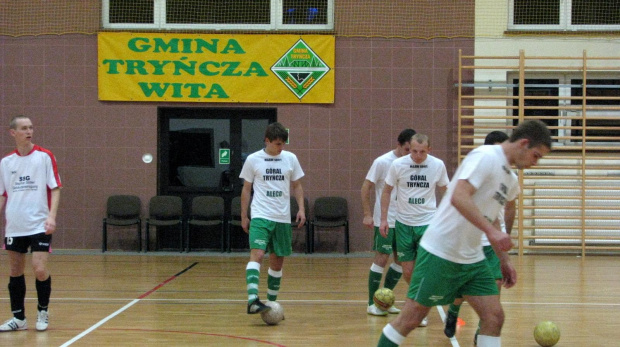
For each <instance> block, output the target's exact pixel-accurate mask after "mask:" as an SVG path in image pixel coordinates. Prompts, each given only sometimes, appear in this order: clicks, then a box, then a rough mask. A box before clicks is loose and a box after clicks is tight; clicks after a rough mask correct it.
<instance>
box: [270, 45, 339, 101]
mask: <svg viewBox="0 0 620 347" xmlns="http://www.w3.org/2000/svg"><path fill="white" fill-rule="evenodd" d="M271 71H273V73H274V74H275V75H276V76H278V78H279V79H280V80H281V81H282V83H284V84H285V85H286V86H287V87H288V89H290V91H291V92H293V93H294V94H295V95H296V96H297V97H298V98H299V99H300V100H301V98H303V97H304V95H306V93H308V92H309V91H310V89H312V87H314V86H315V85H316V84H317V83H318V82H319V80H320V79H321V78H323V76H325V74H327V72H329V66H327V65H326V64H325V63H324V62H323V60H321V58H320V57H319V56H318V55H316V53H314V52H313V51H312V49H310V47H308V45H307V44H306V43H305V42H304V41H303V40H299V41H297V43H295V45H293V47H291V49H289V50H288V52H286V53H285V54H284V55H283V56H282V58H280V60H278V61H277V62H276V63H275V64H274V65H273V66H272V67H271Z"/></svg>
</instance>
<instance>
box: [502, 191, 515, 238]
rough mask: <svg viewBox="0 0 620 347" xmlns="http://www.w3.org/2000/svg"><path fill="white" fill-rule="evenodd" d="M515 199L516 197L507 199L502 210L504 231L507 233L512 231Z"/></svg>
mask: <svg viewBox="0 0 620 347" xmlns="http://www.w3.org/2000/svg"><path fill="white" fill-rule="evenodd" d="M515 201H516V199H515V200H512V201H508V202H507V203H506V207H505V210H504V224H506V232H507V233H508V235H510V233H511V232H512V226H513V224H514V223H515V211H516V207H515V206H516V203H515Z"/></svg>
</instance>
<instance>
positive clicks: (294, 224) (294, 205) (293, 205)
mask: <svg viewBox="0 0 620 347" xmlns="http://www.w3.org/2000/svg"><path fill="white" fill-rule="evenodd" d="M297 212H299V206H298V205H297V200H296V199H295V197H294V196H291V226H292V227H294V228H296V227H297V225H298V224H299V223H297V221H296V220H295V219H296V217H297ZM304 212H305V213H306V223H305V224H304V227H305V229H306V253H310V214H309V213H310V207H309V204H308V198H306V197H304Z"/></svg>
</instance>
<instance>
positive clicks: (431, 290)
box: [407, 247, 499, 307]
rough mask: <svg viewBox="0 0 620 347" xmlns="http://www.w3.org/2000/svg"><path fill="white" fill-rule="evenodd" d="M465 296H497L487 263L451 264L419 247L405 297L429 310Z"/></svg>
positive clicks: (497, 292) (484, 261)
mask: <svg viewBox="0 0 620 347" xmlns="http://www.w3.org/2000/svg"><path fill="white" fill-rule="evenodd" d="M465 295H471V296H489V295H499V291H498V289H497V285H496V284H495V279H494V278H493V275H492V274H491V269H490V268H489V265H488V264H487V261H486V260H483V261H479V262H477V263H473V264H459V263H453V262H451V261H448V260H445V259H442V258H439V257H437V256H435V255H433V254H431V253H428V252H427V251H426V250H425V249H424V248H423V247H420V248H419V249H418V257H417V260H416V266H415V271H414V272H413V278H412V279H411V285H410V286H409V292H408V293H407V297H408V298H409V299H411V300H415V301H417V302H418V303H420V304H422V305H424V306H427V307H432V306H436V305H447V304H451V303H452V302H453V301H454V299H455V298H457V297H459V296H465Z"/></svg>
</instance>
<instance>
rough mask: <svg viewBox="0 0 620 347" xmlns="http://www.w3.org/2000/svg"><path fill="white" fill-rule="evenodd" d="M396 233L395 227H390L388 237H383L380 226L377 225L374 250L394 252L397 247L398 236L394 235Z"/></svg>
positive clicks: (384, 252) (387, 252)
mask: <svg viewBox="0 0 620 347" xmlns="http://www.w3.org/2000/svg"><path fill="white" fill-rule="evenodd" d="M394 233H395V231H394V228H389V229H388V235H387V237H383V235H381V232H380V231H379V227H375V238H374V242H373V244H372V250H373V251H377V252H379V253H382V254H392V253H393V251H394V250H395V249H396V238H395V237H394Z"/></svg>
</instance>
